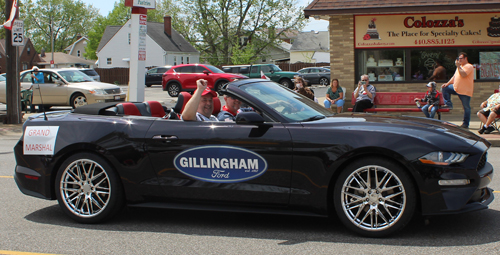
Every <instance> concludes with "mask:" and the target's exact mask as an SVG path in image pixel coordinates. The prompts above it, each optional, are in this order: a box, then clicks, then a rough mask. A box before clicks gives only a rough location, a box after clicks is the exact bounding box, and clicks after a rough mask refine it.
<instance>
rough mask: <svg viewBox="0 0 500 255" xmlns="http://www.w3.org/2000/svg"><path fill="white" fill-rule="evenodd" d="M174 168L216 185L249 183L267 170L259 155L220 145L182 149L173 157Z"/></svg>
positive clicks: (265, 163)
mask: <svg viewBox="0 0 500 255" xmlns="http://www.w3.org/2000/svg"><path fill="white" fill-rule="evenodd" d="M174 165H175V168H177V170H179V171H181V172H182V173H183V174H185V175H187V176H190V177H192V178H195V179H197V180H201V181H206V182H216V183H231V182H243V181H248V180H251V179H254V178H257V177H259V176H261V175H262V174H263V173H265V172H266V170H267V162H266V160H265V159H264V158H263V157H262V156H260V155H259V154H257V153H255V152H253V151H249V150H247V149H243V148H239V147H233V146H223V145H220V146H214V145H212V146H200V147H196V148H193V149H189V150H185V151H183V152H181V153H180V154H179V155H177V156H176V157H175V159H174Z"/></svg>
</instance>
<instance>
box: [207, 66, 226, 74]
mask: <svg viewBox="0 0 500 255" xmlns="http://www.w3.org/2000/svg"><path fill="white" fill-rule="evenodd" d="M205 66H206V67H207V68H208V69H210V71H212V73H224V71H222V70H220V69H219V68H217V67H215V66H211V65H205Z"/></svg>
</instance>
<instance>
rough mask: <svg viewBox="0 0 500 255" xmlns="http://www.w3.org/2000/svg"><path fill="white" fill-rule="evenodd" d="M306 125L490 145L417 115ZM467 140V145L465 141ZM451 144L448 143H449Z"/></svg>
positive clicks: (357, 116) (352, 118) (361, 116)
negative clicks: (447, 138)
mask: <svg viewBox="0 0 500 255" xmlns="http://www.w3.org/2000/svg"><path fill="white" fill-rule="evenodd" d="M302 124H303V125H304V126H305V127H307V126H316V125H318V126H323V127H325V128H327V127H330V128H335V129H349V130H353V131H355V130H358V131H369V132H374V134H375V133H377V132H378V133H380V132H383V133H392V134H394V135H395V136H396V135H397V136H399V135H406V136H411V137H413V138H415V139H419V140H425V141H427V142H429V143H433V144H436V145H437V146H440V144H438V142H437V141H443V140H442V138H444V137H449V138H451V140H449V141H453V142H454V143H457V146H460V147H471V146H474V145H475V144H476V143H478V142H480V143H483V144H484V146H486V147H489V146H490V145H491V144H490V143H489V142H488V141H487V140H486V139H484V138H482V137H480V136H478V135H476V134H474V133H472V132H470V131H468V130H466V129H463V128H460V127H458V126H457V125H455V124H453V123H449V122H445V121H439V120H433V119H428V118H419V117H394V116H386V115H372V114H339V115H335V116H332V117H328V118H325V119H321V120H318V121H312V122H305V123H302ZM464 143H466V144H464ZM449 145H450V144H447V146H449Z"/></svg>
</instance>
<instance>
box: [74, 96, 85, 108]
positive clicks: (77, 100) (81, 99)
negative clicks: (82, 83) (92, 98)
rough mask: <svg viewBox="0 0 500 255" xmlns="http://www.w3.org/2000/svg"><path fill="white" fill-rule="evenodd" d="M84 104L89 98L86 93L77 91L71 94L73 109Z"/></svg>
mask: <svg viewBox="0 0 500 255" xmlns="http://www.w3.org/2000/svg"><path fill="white" fill-rule="evenodd" d="M84 105H87V98H86V97H85V95H83V94H82V93H76V94H74V95H73V96H71V107H73V109H75V108H78V107H80V106H84Z"/></svg>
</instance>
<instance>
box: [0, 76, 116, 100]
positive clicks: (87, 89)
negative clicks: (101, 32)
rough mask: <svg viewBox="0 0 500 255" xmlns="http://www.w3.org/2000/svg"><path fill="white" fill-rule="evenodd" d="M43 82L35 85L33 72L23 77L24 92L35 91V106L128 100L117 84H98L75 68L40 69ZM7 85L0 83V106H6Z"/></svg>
mask: <svg viewBox="0 0 500 255" xmlns="http://www.w3.org/2000/svg"><path fill="white" fill-rule="evenodd" d="M39 72H41V73H43V77H44V83H34V82H33V78H32V77H31V74H32V73H33V71H32V70H26V71H23V72H21V74H20V82H21V89H30V88H31V89H32V90H33V101H32V104H34V105H43V106H44V108H45V109H47V108H50V107H51V106H71V107H73V108H76V107H79V106H83V105H87V104H93V103H104V102H115V101H125V98H126V94H125V93H124V92H123V90H122V89H121V88H120V87H119V86H116V85H114V84H109V83H104V82H97V81H94V80H93V79H92V78H90V77H89V76H87V75H86V74H84V73H83V72H81V71H79V70H75V69H40V70H39ZM5 86H6V83H5V81H0V103H6V95H5V93H6V89H5Z"/></svg>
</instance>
